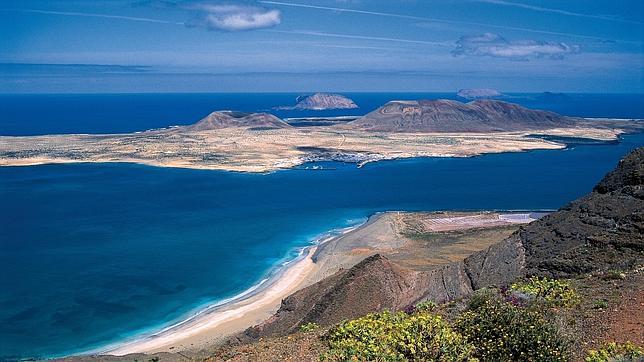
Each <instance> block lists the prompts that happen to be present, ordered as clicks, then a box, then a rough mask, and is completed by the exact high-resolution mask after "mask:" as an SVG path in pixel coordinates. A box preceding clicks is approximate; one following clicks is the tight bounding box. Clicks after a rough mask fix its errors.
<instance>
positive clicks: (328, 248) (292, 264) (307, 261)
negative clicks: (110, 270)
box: [68, 210, 551, 357]
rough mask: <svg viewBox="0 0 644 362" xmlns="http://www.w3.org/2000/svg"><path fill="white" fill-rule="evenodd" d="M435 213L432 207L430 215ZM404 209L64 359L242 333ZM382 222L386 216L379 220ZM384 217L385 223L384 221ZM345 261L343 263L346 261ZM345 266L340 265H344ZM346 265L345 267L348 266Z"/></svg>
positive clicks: (335, 233) (317, 241)
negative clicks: (159, 322)
mask: <svg viewBox="0 0 644 362" xmlns="http://www.w3.org/2000/svg"><path fill="white" fill-rule="evenodd" d="M550 211H551V210H485V211H482V210H461V211H455V210H450V211H449V213H452V212H465V213H470V212H484V213H485V212H492V213H521V212H523V213H526V212H527V213H535V214H541V213H549V212H550ZM435 212H439V213H440V212H441V211H433V212H430V213H435ZM400 213H408V212H406V211H396V210H388V211H381V212H376V213H373V214H371V215H370V216H369V217H368V218H367V219H366V220H363V221H361V222H360V223H357V224H355V225H353V226H349V227H344V228H336V229H332V230H330V231H328V232H325V233H322V234H320V235H319V236H318V237H316V238H314V239H313V241H312V243H313V244H312V245H309V246H305V247H302V248H301V250H300V253H299V254H298V256H297V257H295V258H293V259H290V260H288V261H285V262H281V263H279V264H276V266H275V267H274V268H273V269H272V270H269V271H268V272H267V274H266V276H265V277H264V278H262V280H261V281H260V282H259V283H256V284H254V285H253V286H251V287H249V288H248V289H246V290H244V291H242V292H241V293H239V294H237V295H235V296H233V297H231V298H227V299H224V300H222V301H219V302H217V303H214V304H211V305H209V306H206V307H205V308H201V309H198V310H196V311H195V312H194V313H193V314H192V315H190V316H189V317H188V318H185V319H183V320H181V321H179V322H176V323H173V324H171V325H169V326H167V327H164V328H161V329H160V330H156V331H154V332H151V333H146V334H142V335H139V336H138V337H137V336H135V337H133V338H132V339H129V340H124V341H122V342H116V343H111V344H108V345H106V346H104V347H100V348H96V349H92V350H90V351H86V352H81V353H75V354H73V355H70V356H68V357H79V356H96V355H114V356H125V355H129V354H138V353H145V354H153V353H159V352H180V351H193V352H195V351H199V350H203V349H205V348H208V347H212V346H213V345H217V344H218V343H222V342H225V341H226V340H227V339H228V338H230V337H232V336H234V335H236V334H237V333H240V332H243V331H244V330H246V329H247V328H249V327H252V326H254V325H257V324H260V323H262V322H264V321H266V320H267V319H269V318H270V317H271V316H273V315H274V313H275V312H276V311H277V309H279V307H280V305H281V302H282V300H283V299H284V298H286V297H287V296H289V295H291V294H292V293H294V292H296V291H297V290H300V289H302V288H304V287H307V286H309V285H312V284H314V283H315V282H317V281H319V280H321V279H324V278H325V277H327V276H329V275H331V274H333V273H335V272H336V271H337V269H338V268H344V267H350V266H351V265H353V263H354V262H357V261H359V260H358V259H362V258H363V257H364V256H360V255H358V254H356V255H355V256H354V257H356V258H357V259H356V260H352V259H353V258H346V256H345V258H342V257H340V259H338V258H337V257H338V256H337V255H332V254H335V252H336V251H337V250H336V248H337V247H338V243H342V244H343V245H344V244H347V245H345V246H348V247H350V248H352V247H354V246H355V245H353V244H354V242H353V241H348V240H346V241H345V240H344V238H345V237H350V238H352V237H356V236H358V235H359V234H363V233H371V232H372V230H370V228H371V227H372V226H375V224H380V223H378V221H380V219H382V218H385V217H386V216H387V215H393V214H400ZM385 220H387V219H385ZM387 222H388V221H385V223H387ZM347 263H348V264H347ZM344 264H346V265H344ZM349 264H351V265H349Z"/></svg>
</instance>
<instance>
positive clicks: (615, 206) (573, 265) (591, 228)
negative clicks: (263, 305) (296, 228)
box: [239, 148, 644, 340]
mask: <svg viewBox="0 0 644 362" xmlns="http://www.w3.org/2000/svg"><path fill="white" fill-rule="evenodd" d="M643 169H644V148H640V149H638V150H635V151H633V152H632V153H631V154H629V155H628V156H627V157H626V158H625V159H624V160H622V161H621V162H620V163H619V165H618V167H617V169H616V170H615V171H613V172H611V173H609V174H608V175H607V176H606V177H605V178H604V179H603V180H602V181H601V182H600V183H599V184H598V185H597V186H596V187H595V190H594V191H593V192H591V193H590V194H588V195H586V196H584V197H582V198H580V199H578V200H575V201H573V202H572V203H570V204H569V205H567V206H565V207H563V208H562V209H560V210H559V211H557V212H555V213H552V214H550V215H547V216H545V217H543V218H541V219H540V220H537V221H534V222H532V223H530V224H528V225H526V226H524V227H522V228H521V229H520V230H519V231H518V232H516V233H514V234H512V235H511V236H510V237H508V238H507V239H505V240H503V241H501V242H499V243H497V244H495V245H492V246H490V247H489V248H487V249H485V250H482V251H479V252H477V253H474V254H472V255H471V256H469V257H467V258H466V259H465V260H463V261H459V262H453V263H450V264H447V265H444V266H441V267H437V268H436V269H434V270H430V271H415V270H410V269H406V268H403V267H401V266H399V265H396V264H395V263H393V262H391V261H390V260H388V259H387V258H386V257H383V256H380V255H375V256H372V257H369V258H367V259H365V260H363V261H362V262H360V263H358V264H356V265H355V266H354V267H352V268H350V269H348V270H341V271H339V272H338V273H336V274H335V275H333V276H331V277H328V278H326V279H324V280H322V281H320V282H318V283H316V284H313V285H311V286H309V287H307V288H304V289H302V290H300V291H298V292H296V293H294V294H292V295H291V296H289V297H287V298H286V299H284V300H283V301H282V306H281V308H280V309H279V311H278V312H277V313H276V314H275V315H274V316H273V317H272V318H271V319H269V320H268V321H266V322H264V323H263V324H261V325H258V326H256V327H253V328H249V329H248V330H247V331H246V332H245V333H244V334H243V335H242V336H240V337H239V338H240V339H241V340H247V339H254V338H257V337H260V336H271V335H284V334H288V333H291V332H294V331H296V330H297V328H298V327H299V326H300V325H302V324H303V323H307V322H315V323H318V324H321V325H331V324H334V323H337V322H340V321H341V320H343V319H351V318H355V317H358V316H361V315H364V314H366V313H369V312H373V311H378V310H383V309H392V310H398V309H402V308H404V307H405V306H407V305H410V304H413V303H416V302H418V301H421V300H434V301H447V300H451V299H455V298H460V297H464V296H467V295H468V294H470V293H471V292H472V291H474V290H476V289H479V288H483V287H487V286H492V285H496V286H501V285H507V284H509V283H511V282H513V281H514V280H515V279H517V278H519V277H523V276H526V275H539V276H551V277H572V276H575V275H577V274H582V273H587V272H591V271H594V270H607V269H611V268H620V267H627V266H633V265H635V264H636V263H641V262H642V256H643V253H644V238H643V237H642V235H644V188H643V184H644V182H643V178H644V177H643V175H644V172H643Z"/></svg>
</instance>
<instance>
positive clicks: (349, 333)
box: [323, 311, 475, 362]
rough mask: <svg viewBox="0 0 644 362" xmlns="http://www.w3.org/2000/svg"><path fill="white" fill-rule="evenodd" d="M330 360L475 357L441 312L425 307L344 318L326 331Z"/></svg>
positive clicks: (462, 359) (453, 359) (440, 360)
mask: <svg viewBox="0 0 644 362" xmlns="http://www.w3.org/2000/svg"><path fill="white" fill-rule="evenodd" d="M327 338H328V342H329V346H330V347H331V350H330V351H329V352H328V353H326V354H325V355H324V356H323V359H325V360H332V361H352V360H355V361H438V362H447V361H454V362H456V361H475V360H473V359H471V358H470V357H471V352H472V350H473V347H472V346H471V345H470V344H469V343H467V342H466V341H465V339H464V338H463V337H462V336H461V335H460V334H459V333H457V332H455V331H454V330H453V329H452V328H451V327H450V326H449V324H448V323H447V322H446V321H445V320H443V319H442V318H441V317H440V316H437V315H433V314H431V313H429V312H426V311H419V312H416V313H414V314H411V315H409V314H407V313H404V312H397V313H393V312H389V311H384V312H380V313H372V314H368V315H366V316H364V317H362V318H358V319H354V320H351V321H345V322H343V323H340V324H339V325H338V326H336V327H334V328H332V329H331V330H330V331H329V334H328V337H327Z"/></svg>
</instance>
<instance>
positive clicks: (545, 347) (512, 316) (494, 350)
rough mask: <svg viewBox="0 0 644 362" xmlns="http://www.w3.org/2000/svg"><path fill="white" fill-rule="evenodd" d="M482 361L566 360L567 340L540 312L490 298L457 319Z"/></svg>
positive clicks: (457, 327) (460, 329) (475, 355)
mask: <svg viewBox="0 0 644 362" xmlns="http://www.w3.org/2000/svg"><path fill="white" fill-rule="evenodd" d="M456 330H457V331H459V332H460V333H462V335H463V336H464V337H465V339H466V341H467V342H469V343H470V344H472V345H473V346H474V347H475V350H474V357H476V358H479V359H480V360H481V361H567V360H568V353H567V343H566V341H565V339H564V338H563V337H562V336H561V335H560V334H559V331H558V330H557V329H556V327H554V326H553V325H552V324H551V323H549V322H548V321H547V320H546V318H545V317H544V316H543V314H542V313H539V312H538V311H536V310H533V309H529V308H522V307H519V306H515V305H513V304H511V303H509V302H505V301H501V300H498V299H496V298H491V299H488V300H485V301H481V302H480V303H479V305H478V307H476V308H475V309H470V310H468V311H466V312H464V313H463V314H461V316H460V317H459V318H458V320H457V321H456Z"/></svg>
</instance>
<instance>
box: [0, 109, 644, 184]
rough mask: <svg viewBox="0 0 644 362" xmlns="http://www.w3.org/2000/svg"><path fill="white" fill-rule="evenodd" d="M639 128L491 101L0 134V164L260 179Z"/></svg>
mask: <svg viewBox="0 0 644 362" xmlns="http://www.w3.org/2000/svg"><path fill="white" fill-rule="evenodd" d="M303 123H305V124H306V122H303ZM641 127H642V124H641V123H639V122H633V121H628V120H599V119H593V120H589V119H582V118H572V117H565V116H561V115H558V114H555V113H552V112H545V111H537V110H531V109H527V108H524V107H522V106H519V105H516V104H511V103H506V102H502V101H496V100H477V101H473V102H470V103H460V102H456V101H450V100H431V101H429V100H420V101H392V102H389V103H387V104H385V105H384V106H383V107H380V108H378V109H377V110H375V111H373V112H370V113H369V114H367V115H365V116H364V117H360V118H358V119H356V120H353V121H350V122H344V123H341V124H333V125H330V126H308V127H307V126H304V127H294V126H292V125H290V124H288V123H287V122H285V121H284V120H281V119H280V118H278V117H276V116H274V115H271V114H269V113H243V112H234V111H218V112H213V113H211V114H210V115H208V116H207V117H205V118H204V119H202V120H200V121H199V122H197V123H196V124H193V125H189V126H180V127H173V128H169V129H162V130H152V131H145V132H137V133H130V134H103V135H91V134H66V135H45V136H26V137H9V136H0V166H22V165H36V164H47V163H74V162H134V163H140V164H146V165H152V166H161V167H182V168H194V169H213V170H228V171H242V172H270V171H274V170H279V169H287V168H292V167H296V166H298V165H301V164H304V163H306V162H312V161H329V160H334V161H343V162H354V163H357V164H358V165H363V164H365V163H368V162H373V161H379V160H387V159H396V158H409V157H467V156H475V155H481V154H486V153H500V152H518V151H528V150H537V149H561V148H564V147H566V145H565V142H564V141H561V140H562V139H565V138H566V137H572V138H588V139H593V140H601V141H613V140H616V139H617V138H618V137H619V135H620V134H622V133H625V132H630V131H634V130H637V129H641ZM543 136H556V138H549V137H543Z"/></svg>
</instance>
